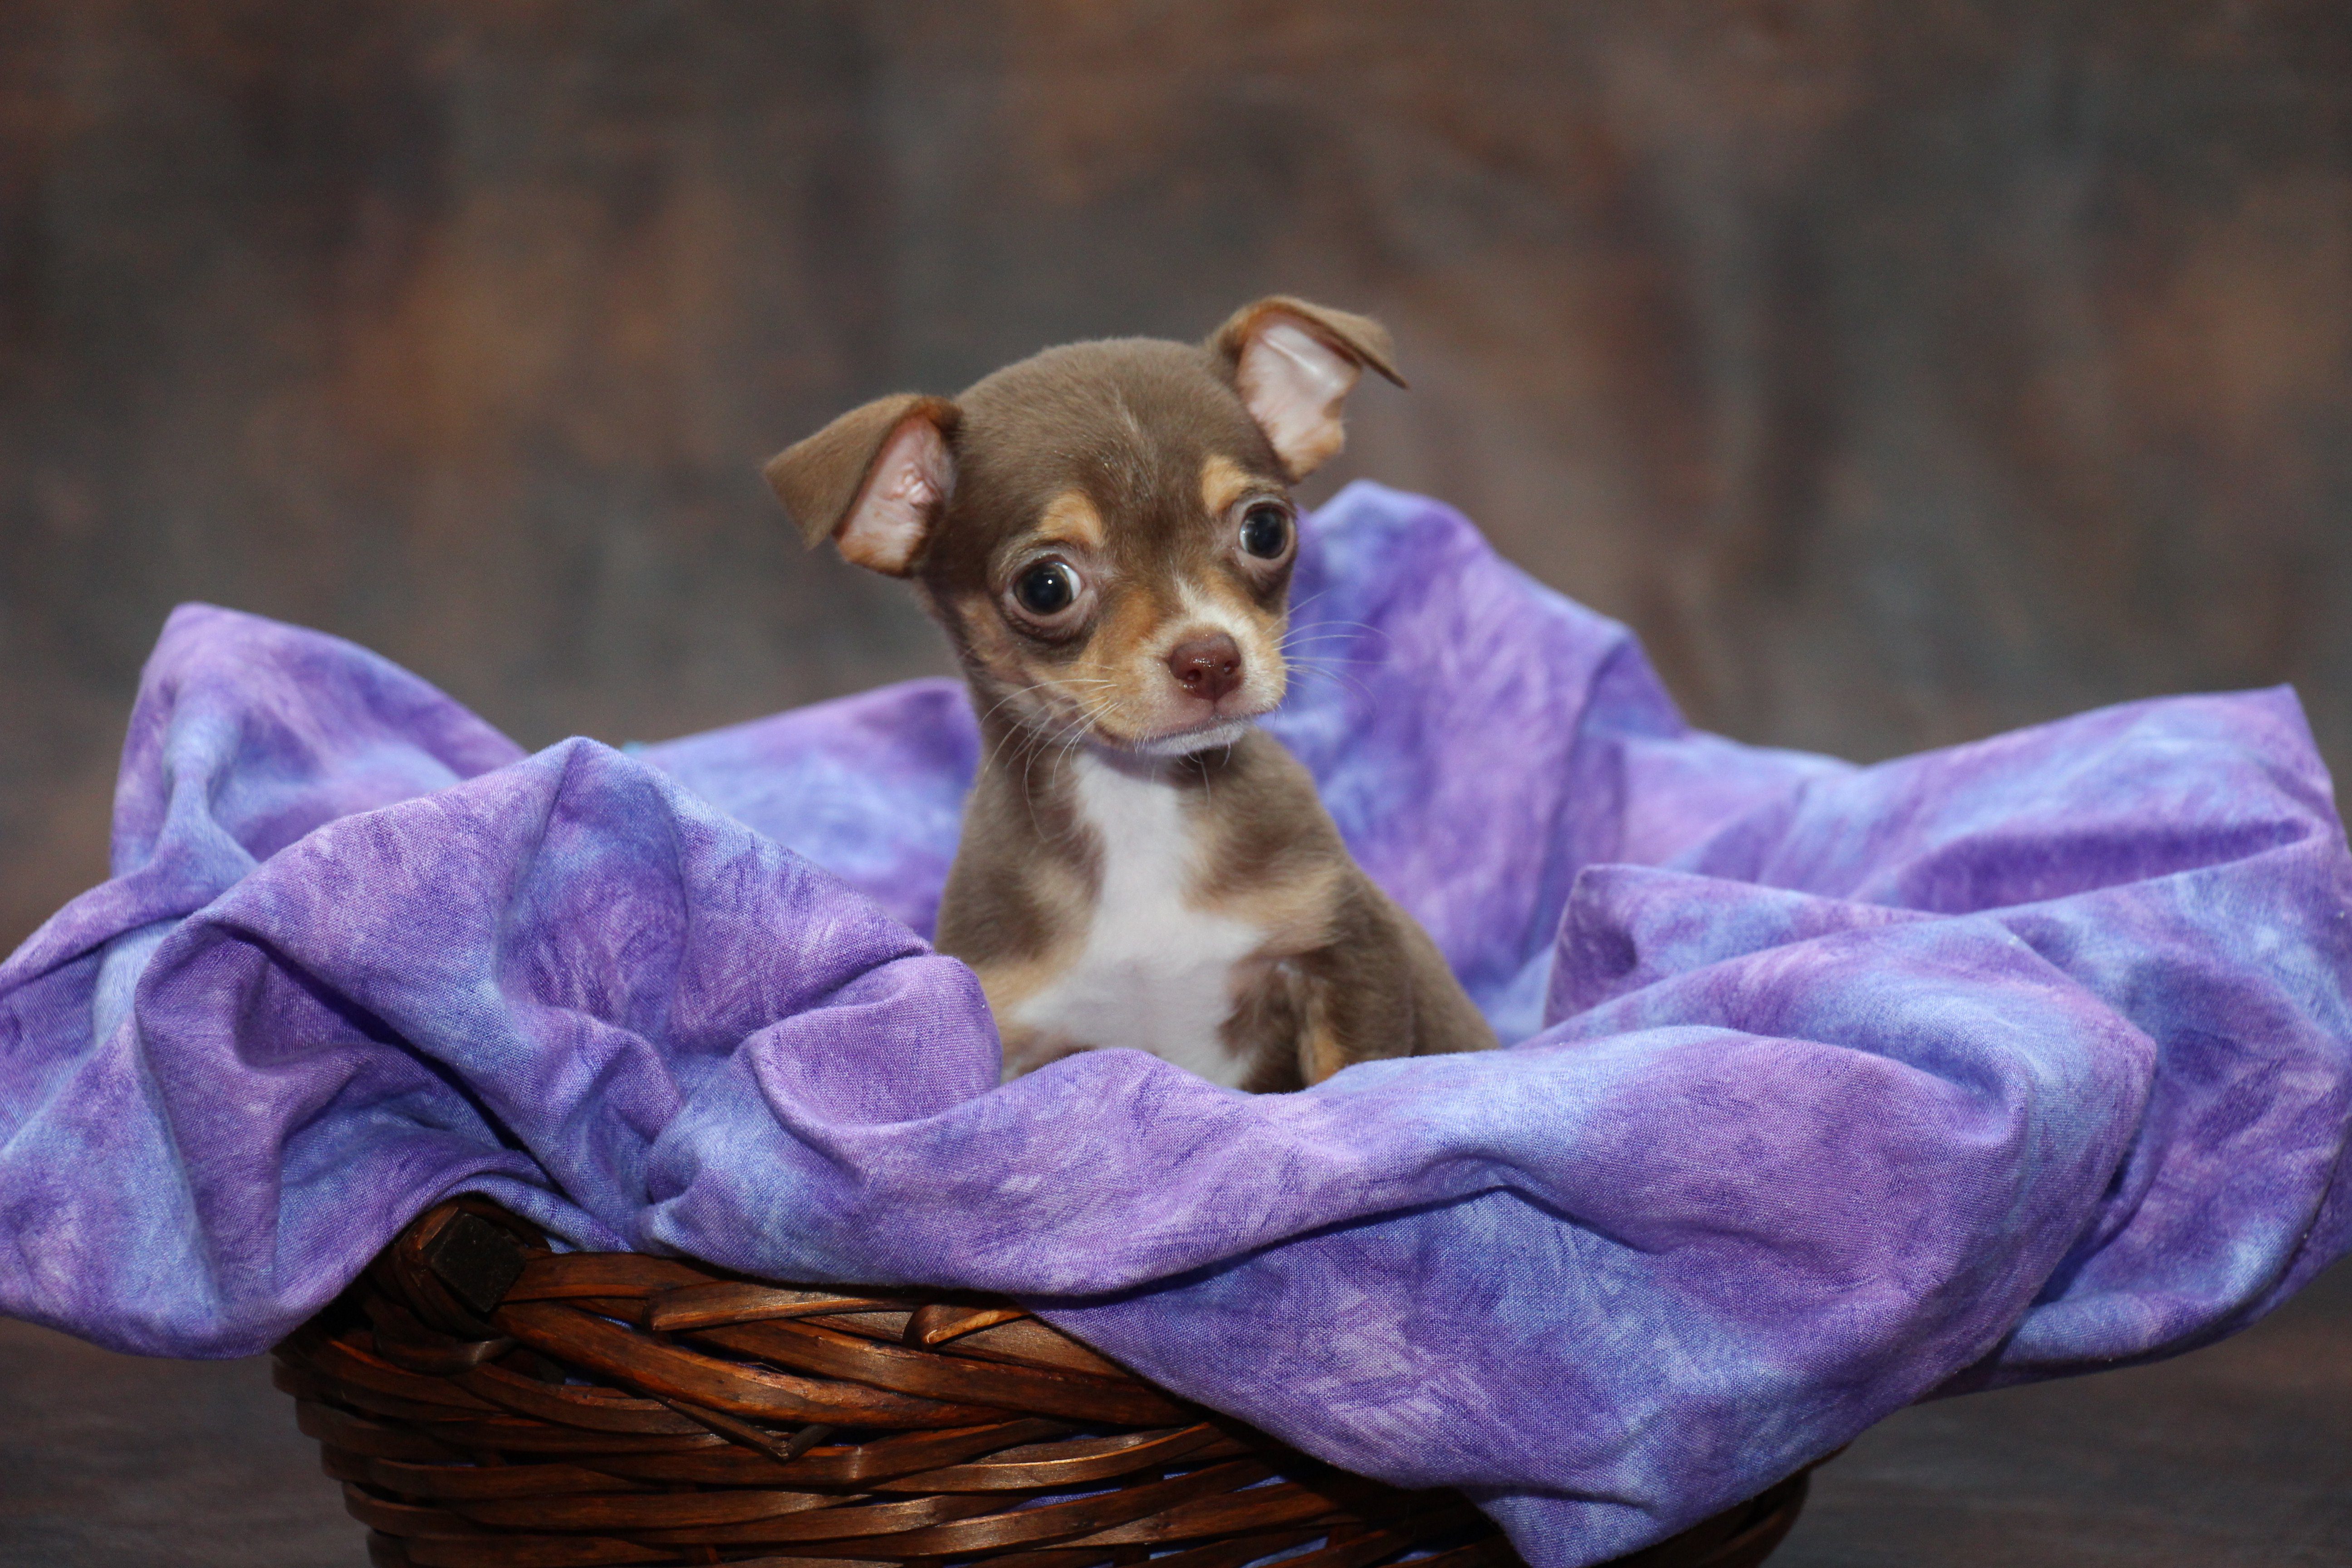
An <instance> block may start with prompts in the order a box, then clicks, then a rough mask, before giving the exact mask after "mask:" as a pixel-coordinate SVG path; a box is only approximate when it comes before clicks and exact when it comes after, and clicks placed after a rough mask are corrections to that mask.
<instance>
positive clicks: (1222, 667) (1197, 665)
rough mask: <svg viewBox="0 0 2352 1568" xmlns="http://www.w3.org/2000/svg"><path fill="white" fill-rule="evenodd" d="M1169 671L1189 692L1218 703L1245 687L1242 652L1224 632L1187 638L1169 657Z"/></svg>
mask: <svg viewBox="0 0 2352 1568" xmlns="http://www.w3.org/2000/svg"><path fill="white" fill-rule="evenodd" d="M1168 670H1169V673H1170V674H1171V675H1173V676H1175V678H1176V684H1177V685H1179V686H1181V687H1182V688H1183V689H1185V691H1186V692H1188V693H1189V694H1191V695H1192V696H1194V697H1199V698H1202V699H1204V700H1208V701H1211V702H1214V701H1215V700H1217V699H1218V698H1220V697H1223V695H1224V694H1225V693H1226V692H1228V691H1231V690H1233V689H1234V688H1236V687H1238V686H1239V685H1241V683H1242V650H1241V649H1240V648H1238V647H1234V639H1233V638H1231V637H1227V636H1226V635H1225V634H1224V633H1223V632H1219V633H1218V634H1217V635H1216V636H1214V637H1187V638H1186V639H1184V640H1183V641H1182V642H1180V643H1178V644H1177V645H1176V647H1175V648H1174V650H1173V651H1171V653H1170V654H1169V655H1168Z"/></svg>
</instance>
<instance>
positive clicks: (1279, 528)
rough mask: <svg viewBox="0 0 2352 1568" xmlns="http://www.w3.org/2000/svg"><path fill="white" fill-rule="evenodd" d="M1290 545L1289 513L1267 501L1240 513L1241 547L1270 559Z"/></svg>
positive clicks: (1264, 558) (1262, 558) (1264, 559)
mask: <svg viewBox="0 0 2352 1568" xmlns="http://www.w3.org/2000/svg"><path fill="white" fill-rule="evenodd" d="M1289 547H1290V514H1289V513H1288V512H1286V511H1285V510H1282V509H1281V508H1280V507H1278V506H1276V505H1274V504H1272V503H1271V502H1268V503H1266V504H1265V505H1262V506H1254V507H1252V508H1250V509H1249V510H1247V511H1246V512H1244V513H1243V514H1242V548H1243V549H1244V550H1246V551H1248V552H1250V553H1251V554H1252V555H1255V556H1256V557H1257V558H1258V559H1259V560H1261V561H1272V560H1274V559H1275V558H1276V556H1278V555H1280V554H1281V553H1282V552H1284V551H1285V550H1286V549H1288V548H1289Z"/></svg>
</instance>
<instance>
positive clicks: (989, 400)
mask: <svg viewBox="0 0 2352 1568" xmlns="http://www.w3.org/2000/svg"><path fill="white" fill-rule="evenodd" d="M1389 353H1390V350H1389V338H1388V333H1387V332H1386V331H1384V330H1382V329H1381V326H1380V324H1379V323H1378V322H1376V321H1369V320H1367V319H1365V318H1364V317H1361V316H1351V315H1349V314H1347V313H1345V312H1343V311H1339V310H1323V309H1321V308H1320V307H1318V306H1314V305H1309V304H1307V303H1305V302H1304V301H1302V300H1292V299H1286V298H1275V299H1268V300H1259V301H1258V302H1257V303H1256V304H1255V305H1251V306H1249V307H1247V308H1245V309H1244V310H1240V311H1238V312H1236V313H1235V314H1234V316H1233V318H1232V319H1231V320H1229V321H1226V322H1225V324H1224V325H1223V326H1222V327H1220V328H1218V329H1217V331H1215V332H1214V333H1213V334H1212V335H1211V336H1210V338H1209V340H1208V342H1205V343H1203V344H1201V345H1200V346H1198V347H1195V346H1192V345H1190V344H1185V343H1174V342H1160V341H1158V340H1154V339H1148V338H1126V339H1115V340H1112V341H1109V342H1087V343H1073V344H1070V345H1069V346H1067V347H1065V348H1057V349H1048V350H1047V351H1045V353H1041V354H1038V355H1036V356H1035V357H1034V358H1032V359H1027V360H1024V361H1022V362H1021V363H1018V364H1015V365H1012V366H1009V367H1007V368H1006V369H1003V370H1001V371H998V372H997V373H996V374H994V375H992V376H990V377H988V378H987V379H986V380H984V381H982V382H981V383H980V384H977V385H975V386H973V387H972V388H971V390H970V391H968V392H966V393H964V394H963V395H962V396H961V397H959V398H956V399H954V400H953V401H950V400H948V399H946V398H940V397H924V396H917V395H898V396H896V397H886V398H883V399H881V400H879V401H877V402H874V403H869V404H867V405H865V406H864V407H862V408H857V409H854V410H852V411H851V412H849V413H847V414H845V415H843V416H841V417H840V418H839V419H836V420H835V421H834V422H833V423H832V424H831V425H829V426H825V427H824V429H823V430H820V431H818V432H817V433H816V434H815V435H814V436H812V437H809V438H808V439H807V440H805V441H803V442H801V443H800V444H799V445H797V446H795V447H791V448H790V449H788V450H787V451H785V452H784V453H782V455H781V456H779V457H777V458H774V459H773V460H772V461H771V462H770V463H769V464H768V466H767V470H766V472H767V478H768V482H769V483H770V484H771V485H772V486H773V487H774V489H775V491H776V495H777V497H778V498H779V499H780V500H782V502H783V503H784V508H785V510H787V511H789V512H790V513H791V514H792V517H793V521H794V522H795V523H797V524H798V525H799V527H800V530H801V532H802V534H803V537H805V538H806V540H807V541H808V542H809V543H810V544H812V545H814V544H815V543H817V542H819V541H822V540H825V539H831V540H833V541H834V542H835V544H836V545H837V546H838V547H839V548H840V550H841V552H842V554H843V555H844V556H845V557H847V558H848V559H849V560H851V561H853V562H855V563H857V564H858V565H861V566H866V567H870V568H871V569H873V570H874V571H877V572H883V573H887V574H891V575H893V576H902V577H909V578H912V579H913V580H914V581H915V583H916V584H918V585H919V587H920V588H921V590H922V592H923V593H924V595H926V596H927V598H928V599H929V603H930V605H931V608H932V611H933V613H934V614H935V615H936V616H938V617H939V619H940V623H941V624H942V625H943V626H946V627H947V630H948V634H949V636H950V638H952V639H953V641H954V643H955V646H956V650H957V653H958V655H959V657H960V658H961V659H962V660H963V663H964V666H965V668H967V670H968V671H970V673H971V677H972V679H973V683H974V686H975V688H976V689H977V690H978V692H979V694H980V696H981V697H982V700H983V705H984V706H985V707H987V708H989V710H991V711H992V712H995V713H1000V714H1003V716H1005V717H1006V718H1008V719H1009V720H1010V721H1012V722H1013V723H1014V724H1017V725H1019V726H1021V727H1022V728H1023V729H1025V730H1027V731H1030V732H1031V733H1033V734H1034V735H1035V736H1037V737H1038V738H1039V739H1041V740H1049V741H1062V740H1071V741H1076V740H1086V741H1090V742H1095V743H1097V744H1100V745H1106V746H1109V747H1113V748H1116V749H1118V750H1121V751H1129V752H1144V753H1151V754H1159V755H1181V754H1183V753H1186V752H1195V751H1200V750H1203V749H1205V748H1207V747H1210V746H1216V745H1223V744H1225V743H1228V742H1231V741H1233V740H1234V738H1235V737H1237V736H1238V735H1239V734H1240V733H1241V732H1242V731H1243V730H1244V728H1245V727H1246V726H1247V725H1248V724H1249V723H1250V721H1252V720H1254V719H1255V718H1256V717H1258V716H1259V715H1260V714H1263V713H1265V712H1266V711H1268V710H1271V709H1272V708H1273V707H1274V706H1275V705H1276V703H1278V702H1280V701H1281V700H1282V695H1283V689H1284V684H1285V679H1286V676H1285V665H1284V660H1283V656H1282V636H1283V630H1284V626H1285V621H1286V600H1287V595H1288V592H1289V587H1290V571H1291V564H1292V562H1293V559H1294V557H1295V555H1296V553H1297V544H1298V527H1297V512H1296V510H1295V508H1294V507H1293V505H1292V503H1291V499H1290V486H1291V485H1292V484H1294V483H1296V482H1297V480H1299V479H1303V478H1305V477H1306V476H1307V474H1308V473H1310V472H1312V471H1313V470H1314V469H1315V468H1317V467H1318V466H1319V465H1320V464H1321V463H1322V462H1323V461H1324V459H1326V458H1329V457H1330V456H1331V455H1332V454H1333V453H1335V452H1337V451H1338V450H1339V447H1340V444H1341V441H1342V438H1343V437H1342V431H1341V426H1340V408H1341V405H1342V404H1343V402H1344V401H1345V400H1346V398H1347V395H1348V393H1349V390H1350V389H1351V388H1353V387H1354V385H1355V384H1356V379H1357V377H1358V376H1359V375H1360V374H1362V372H1363V370H1364V368H1365V367H1366V366H1370V368H1372V369H1373V370H1376V371H1378V372H1379V373H1380V374H1382V375H1384V376H1386V377H1388V378H1389V379H1390V380H1391V381H1393V382H1396V383H1397V384H1398V385H1400V386H1402V385H1403V384H1404V383H1403V380H1402V378H1401V377H1400V376H1399V375H1398V374H1397V373H1396V371H1395V369H1394V368H1393V367H1392V366H1391V364H1390V363H1389Z"/></svg>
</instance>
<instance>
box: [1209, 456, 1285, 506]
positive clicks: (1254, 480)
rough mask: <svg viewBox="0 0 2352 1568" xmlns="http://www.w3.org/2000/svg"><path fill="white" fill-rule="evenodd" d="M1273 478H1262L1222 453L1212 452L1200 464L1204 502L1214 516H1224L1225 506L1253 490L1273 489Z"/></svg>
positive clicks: (1230, 504)
mask: <svg viewBox="0 0 2352 1568" xmlns="http://www.w3.org/2000/svg"><path fill="white" fill-rule="evenodd" d="M1274 488H1275V487H1274V485H1273V482H1272V481H1270V480H1267V479H1260V478H1259V477H1258V476H1256V475H1255V474H1253V473H1251V472H1250V471H1249V470H1248V469H1246V468H1243V467H1242V466H1241V465H1240V464H1239V463H1236V462H1234V460H1233V459H1232V458H1228V457H1225V456H1224V455H1223V454H1222V453H1211V454H1210V455H1209V458H1208V460H1207V461H1205V462H1203V463H1202V465H1201V504H1202V506H1204V507H1207V508H1208V509H1209V515H1210V516H1212V517H1222V516H1223V515H1224V512H1225V510H1226V509H1227V508H1228V507H1230V506H1232V505H1233V504H1234V502H1235V501H1237V500H1241V499H1242V497H1244V496H1245V495H1247V494H1249V493H1250V492H1251V491H1252V490H1264V489H1274Z"/></svg>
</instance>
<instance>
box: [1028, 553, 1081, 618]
mask: <svg viewBox="0 0 2352 1568" xmlns="http://www.w3.org/2000/svg"><path fill="white" fill-rule="evenodd" d="M1077 597H1078V574H1076V573H1075V572H1073V571H1071V570H1070V569H1069V567H1068V566H1067V565H1066V564H1065V563H1062V562H1059V561H1041V562H1039V563H1037V564H1036V565H1034V566H1032V567H1031V568H1029V570H1028V571H1026V572H1024V573H1023V574H1021V575H1020V577H1019V578H1018V579H1017V580H1015V581H1014V583H1013V599H1014V601H1015V602H1016V603H1018V604H1019V605H1020V606H1021V607H1022V608H1023V609H1024V610H1026V611H1028V612H1029V613H1030V614H1031V615H1033V616H1037V617H1038V618H1040V619H1041V620H1042V619H1046V618H1049V617H1051V616H1058V615H1060V614H1061V613H1062V612H1063V611H1064V610H1066V609H1068V608H1069V607H1070V606H1071V605H1074V604H1076V602H1077Z"/></svg>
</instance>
